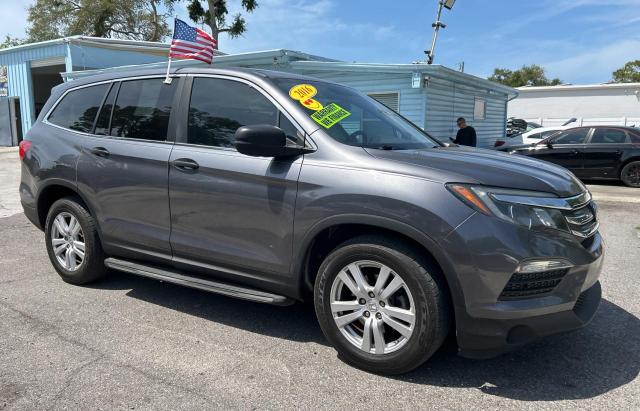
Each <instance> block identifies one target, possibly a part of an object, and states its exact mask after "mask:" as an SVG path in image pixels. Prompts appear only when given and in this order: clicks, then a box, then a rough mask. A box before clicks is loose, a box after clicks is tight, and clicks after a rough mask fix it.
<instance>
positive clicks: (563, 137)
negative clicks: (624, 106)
mask: <svg viewBox="0 0 640 411" xmlns="http://www.w3.org/2000/svg"><path fill="white" fill-rule="evenodd" d="M498 150H499V151H505V152H508V153H512V154H522V155H526V156H529V157H535V158H538V159H540V160H546V161H549V162H551V163H555V164H558V165H560V166H563V167H565V168H568V169H569V170H571V171H572V172H573V173H574V174H575V175H576V176H577V177H579V178H581V179H606V180H621V181H622V182H623V183H624V184H626V185H628V186H630V187H640V130H639V129H637V128H632V127H616V126H590V127H576V128H571V129H567V130H563V131H559V132H558V133H556V134H554V135H552V136H550V137H548V138H546V139H544V140H542V141H540V142H538V143H535V144H527V145H516V146H507V147H500V148H499V149H498Z"/></svg>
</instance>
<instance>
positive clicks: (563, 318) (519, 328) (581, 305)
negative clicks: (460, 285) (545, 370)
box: [456, 282, 602, 359]
mask: <svg viewBox="0 0 640 411" xmlns="http://www.w3.org/2000/svg"><path fill="white" fill-rule="evenodd" d="M601 295H602V291H601V288H600V282H596V283H595V284H594V285H592V286H591V288H589V289H588V290H586V291H584V292H583V293H582V294H580V296H579V297H578V299H577V300H576V302H575V304H574V305H573V308H571V309H569V310H565V311H560V312H555V313H552V314H545V315H539V316H534V317H523V318H517V319H505V320H495V319H484V318H475V317H471V316H469V315H468V314H467V313H466V312H465V311H464V310H461V311H460V312H456V322H457V324H458V330H459V331H458V346H459V352H458V354H459V355H460V356H462V357H466V358H474V359H485V358H492V357H495V356H497V355H500V354H502V353H505V352H508V351H511V350H514V349H516V348H519V347H521V346H523V345H525V344H528V343H530V342H533V341H536V340H538V339H540V338H542V337H546V336H549V335H553V334H560V333H564V332H568V331H573V330H576V329H578V328H581V327H584V326H585V325H587V324H588V323H589V321H591V319H592V318H593V316H594V315H595V313H596V311H597V309H598V306H599V305H600V298H601Z"/></svg>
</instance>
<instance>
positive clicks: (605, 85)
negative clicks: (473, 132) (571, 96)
mask: <svg viewBox="0 0 640 411" xmlns="http://www.w3.org/2000/svg"><path fill="white" fill-rule="evenodd" d="M611 88H640V83H603V84H567V85H565V84H560V85H557V86H537V87H536V86H534V87H529V86H525V87H518V88H517V90H518V91H519V92H521V93H522V92H525V93H526V92H528V91H565V90H597V89H611Z"/></svg>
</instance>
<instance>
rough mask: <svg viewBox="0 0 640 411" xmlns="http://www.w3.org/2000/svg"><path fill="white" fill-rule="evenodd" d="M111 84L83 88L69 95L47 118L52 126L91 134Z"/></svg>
mask: <svg viewBox="0 0 640 411" xmlns="http://www.w3.org/2000/svg"><path fill="white" fill-rule="evenodd" d="M108 88H109V84H99V85H97V86H90V87H83V88H80V89H77V90H72V91H70V92H69V93H67V94H66V95H65V96H64V97H63V98H62V100H61V101H60V102H59V103H58V105H57V106H56V107H55V108H54V109H53V112H51V114H50V115H49V117H48V118H47V121H49V122H50V123H52V124H55V125H58V126H60V127H64V128H68V129H71V130H76V131H81V132H83V133H91V131H92V130H93V123H94V121H95V119H96V115H97V114H98V109H99V108H100V105H101V104H102V100H103V99H104V95H105V93H106V92H107V89H108Z"/></svg>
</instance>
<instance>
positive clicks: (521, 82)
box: [489, 64, 562, 87]
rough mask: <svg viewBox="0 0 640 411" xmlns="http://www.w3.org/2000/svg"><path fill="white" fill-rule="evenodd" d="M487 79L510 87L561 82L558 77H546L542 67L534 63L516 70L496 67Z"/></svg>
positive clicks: (555, 84)
mask: <svg viewBox="0 0 640 411" xmlns="http://www.w3.org/2000/svg"><path fill="white" fill-rule="evenodd" d="M489 80H491V81H495V82H496V83H500V84H504V85H505V86H510V87H523V86H557V85H559V84H562V81H561V80H560V79H558V78H554V79H551V80H550V79H548V78H547V76H546V75H545V72H544V69H543V68H542V67H540V66H538V65H535V64H532V65H531V66H522V68H520V69H518V70H509V69H504V68H497V69H495V70H494V71H493V75H491V76H490V77H489Z"/></svg>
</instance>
